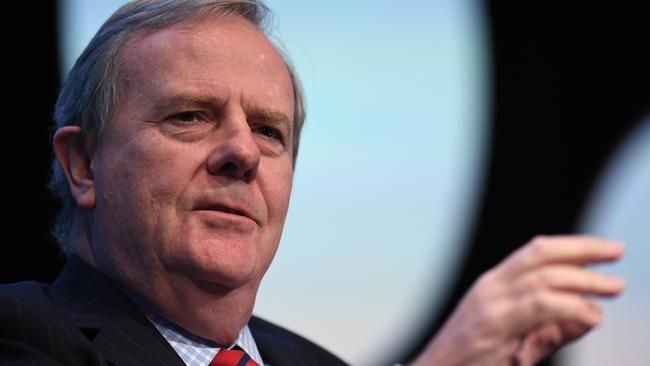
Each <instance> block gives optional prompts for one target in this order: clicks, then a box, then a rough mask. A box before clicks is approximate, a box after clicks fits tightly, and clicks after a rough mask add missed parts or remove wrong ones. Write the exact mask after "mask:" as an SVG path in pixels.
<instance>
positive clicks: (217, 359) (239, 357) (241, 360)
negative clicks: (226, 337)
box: [209, 349, 259, 366]
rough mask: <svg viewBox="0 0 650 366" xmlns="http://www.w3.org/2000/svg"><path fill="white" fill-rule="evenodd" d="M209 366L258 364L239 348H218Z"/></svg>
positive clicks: (250, 365)
mask: <svg viewBox="0 0 650 366" xmlns="http://www.w3.org/2000/svg"><path fill="white" fill-rule="evenodd" d="M209 366H259V365H258V364H257V362H255V361H253V360H252V359H251V357H250V356H249V355H247V354H246V352H244V351H240V350H236V349H233V350H220V351H219V352H217V355H216V356H214V358H213V359H212V362H210V365H209Z"/></svg>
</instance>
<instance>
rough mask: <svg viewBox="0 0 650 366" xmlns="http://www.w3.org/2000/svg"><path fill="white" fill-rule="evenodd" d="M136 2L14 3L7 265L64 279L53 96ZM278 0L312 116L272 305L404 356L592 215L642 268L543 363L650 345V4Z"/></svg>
mask: <svg viewBox="0 0 650 366" xmlns="http://www.w3.org/2000/svg"><path fill="white" fill-rule="evenodd" d="M122 3H124V1H117V0H115V1H111V0H95V1H87V0H86V1H84V0H59V1H50V2H43V3H42V4H39V5H38V6H36V5H33V4H27V3H18V2H16V3H15V4H13V5H12V8H14V9H15V10H13V13H12V14H10V15H9V16H7V17H6V18H5V21H4V22H2V27H4V28H5V29H3V32H1V33H0V34H2V35H1V37H3V39H2V40H3V44H4V45H5V57H4V64H5V74H4V75H3V80H4V85H5V86H6V88H7V89H6V91H5V93H3V94H4V97H3V100H2V105H3V106H4V109H5V111H6V113H5V114H4V115H5V128H4V138H3V140H4V141H3V143H2V144H0V146H1V147H0V148H1V149H2V155H1V156H2V161H3V164H4V167H5V169H4V171H5V173H4V175H5V179H4V180H3V183H2V184H3V185H4V187H3V188H4V190H3V191H4V192H6V193H7V194H6V199H5V201H4V202H5V205H6V209H5V212H7V213H9V215H8V216H7V217H6V218H5V219H4V220H3V226H4V228H5V232H7V233H8V238H7V239H6V244H5V252H4V254H3V255H2V256H0V258H1V262H0V282H13V281H19V280H27V279H34V280H39V281H51V280H52V279H53V278H54V277H55V276H56V273H57V272H58V271H59V269H60V268H61V266H62V264H63V262H64V259H63V258H62V257H61V256H60V255H59V254H58V250H57V248H56V245H55V244H54V243H53V240H52V238H51V236H50V235H49V228H50V226H51V223H52V220H53V217H54V214H55V212H56V210H57V204H56V202H54V201H53V200H52V199H50V198H49V197H48V194H47V190H46V185H47V179H48V170H49V162H50V159H51V152H50V147H49V139H50V134H51V127H50V125H51V121H52V117H51V114H52V110H53V104H54V102H55V100H56V95H57V91H58V89H59V87H60V85H61V82H62V80H63V78H64V77H65V74H66V73H67V71H68V70H69V68H70V67H71V65H72V64H73V63H74V60H75V59H76V57H77V56H78V55H79V54H80V52H81V50H82V49H83V47H84V46H85V44H87V42H88V41H89V39H90V38H91V37H92V35H93V34H94V32H95V31H96V30H97V29H98V28H99V26H100V25H101V23H102V22H103V20H105V19H106V18H107V17H108V15H110V13H112V12H113V11H114V10H115V9H117V7H119V6H120V5H121V4H122ZM267 4H268V5H269V7H270V8H271V9H272V10H273V11H274V13H275V15H276V17H275V21H274V22H272V23H271V24H270V26H269V33H270V34H271V36H272V38H273V39H274V40H275V41H276V43H277V44H278V46H279V47H280V48H281V49H283V50H284V51H285V52H286V53H287V54H288V55H289V56H290V58H291V59H292V60H293V63H294V65H295V67H296V69H297V72H298V74H299V75H300V77H301V79H302V83H303V86H304V89H305V94H306V98H307V111H308V113H307V115H308V118H307V124H306V126H305V130H304V132H303V141H302V143H301V151H300V157H299V160H298V164H297V169H296V173H295V181H294V193H293V197H292V202H291V208H290V211H289V217H288V219H287V224H286V229H285V232H284V236H283V239H282V242H281V246H280V250H279V252H278V255H277V256H276V259H275V262H274V264H273V266H272V267H271V269H270V271H269V273H268V275H267V277H266V279H265V281H264V282H263V284H262V288H261V291H260V294H259V296H258V302H257V305H256V309H255V312H256V314H258V315H260V316H262V317H265V318H268V319H270V320H273V321H274V322H277V323H279V324H281V325H283V326H286V327H287V328H289V329H292V330H294V331H296V332H298V333H301V334H303V335H305V336H307V337H308V338H311V339H313V340H314V341H316V342H317V343H320V344H322V345H323V346H325V347H326V348H328V349H330V350H332V351H334V352H335V353H336V354H338V355H340V356H341V357H342V358H344V359H345V360H347V361H348V362H351V363H353V364H358V365H389V364H391V363H392V362H397V361H404V360H407V359H409V358H410V357H412V356H413V355H414V354H415V352H416V351H417V350H419V349H420V348H421V347H422V346H423V345H424V343H425V342H426V341H427V340H428V339H429V338H430V337H431V335H433V334H435V332H436V330H437V329H438V328H439V326H440V325H441V322H442V321H443V320H444V318H445V317H446V316H447V315H448V314H449V312H450V311H451V310H452V309H453V306H454V304H455V303H457V301H458V300H459V298H460V296H461V295H462V294H463V293H464V292H465V291H466V290H467V288H468V287H469V286H470V285H471V284H472V282H473V281H474V280H475V279H476V277H477V276H478V275H479V274H480V273H482V272H484V271H485V270H487V269H489V268H490V267H492V266H494V265H495V264H496V263H498V262H499V261H500V260H501V259H502V258H504V257H505V256H506V255H507V254H508V253H510V252H511V251H512V250H514V249H515V248H516V247H518V246H520V245H522V244H524V243H525V242H527V241H528V240H529V239H530V238H531V237H532V236H534V235H536V234H558V233H589V234H594V235H599V236H603V237H606V238H610V239H617V240H622V241H624V242H626V245H627V246H626V257H625V259H624V260H623V261H622V262H621V263H619V264H616V265H613V266H603V267H602V268H601V269H600V270H602V271H603V272H611V273H617V274H620V275H622V276H624V277H626V279H627V281H628V287H627V289H626V292H625V295H624V296H623V297H621V298H619V299H617V300H615V301H607V302H603V306H604V308H605V313H606V318H605V319H606V320H605V322H604V324H603V325H602V326H601V327H600V328H599V329H597V330H596V331H594V332H593V333H592V334H590V335H589V336H588V337H586V338H584V339H583V340H581V341H579V342H577V343H576V344H575V345H573V346H571V347H569V348H568V349H566V350H564V351H562V352H561V353H560V354H558V355H557V356H556V357H554V358H553V359H551V360H549V361H548V362H547V364H553V365H612V364H626V365H643V364H645V363H644V362H647V360H648V359H650V349H649V348H648V347H647V346H646V345H645V340H647V339H649V338H650V316H648V315H647V313H646V312H644V310H645V309H648V308H649V307H650V288H647V286H646V285H645V283H644V282H645V281H644V280H645V279H647V278H650V269H649V268H650V267H649V266H648V265H646V263H645V261H650V246H648V245H647V244H646V242H647V241H648V238H650V225H648V224H647V223H648V217H650V116H649V115H650V87H649V86H650V67H648V65H650V49H649V47H647V44H648V38H649V36H650V5H648V4H644V5H641V4H640V3H639V4H637V3H627V4H625V5H623V4H619V3H617V4H618V5H612V4H607V5H601V4H580V3H579V2H576V1H568V2H567V1H565V2H556V3H544V4H532V3H527V2H523V4H518V3H512V2H511V3H508V4H507V6H506V5H505V4H504V3H503V2H497V1H483V2H479V1H470V0H463V1H461V0H431V1H422V0H404V1H401V2H395V1H384V0H381V1H377V0H375V1H370V0H363V1H362V0H359V1H354V2H349V1H319V2H316V1H313V2H297V1H291V0H268V1H267ZM7 112H8V113H7ZM14 178H15V179H14ZM18 178H20V179H18Z"/></svg>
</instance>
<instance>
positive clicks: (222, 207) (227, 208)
mask: <svg viewBox="0 0 650 366" xmlns="http://www.w3.org/2000/svg"><path fill="white" fill-rule="evenodd" d="M195 210H200V211H215V212H223V213H227V214H231V215H236V216H242V217H245V218H248V219H250V220H253V221H254V222H255V223H257V224H258V225H259V221H258V220H257V218H256V217H255V216H254V215H253V214H252V213H251V212H250V211H249V210H247V209H246V208H244V207H241V206H238V205H232V204H224V203H207V202H204V203H202V204H199V205H198V206H197V207H196V208H195Z"/></svg>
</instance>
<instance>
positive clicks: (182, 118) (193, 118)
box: [170, 111, 202, 122]
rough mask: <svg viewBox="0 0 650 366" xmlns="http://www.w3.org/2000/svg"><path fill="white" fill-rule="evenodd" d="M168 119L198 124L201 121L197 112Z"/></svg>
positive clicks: (178, 114)
mask: <svg viewBox="0 0 650 366" xmlns="http://www.w3.org/2000/svg"><path fill="white" fill-rule="evenodd" d="M170 119H173V120H177V121H181V122H198V121H200V120H202V118H201V116H200V115H199V113H198V112H192V111H187V112H181V113H177V114H175V115H173V116H171V117H170Z"/></svg>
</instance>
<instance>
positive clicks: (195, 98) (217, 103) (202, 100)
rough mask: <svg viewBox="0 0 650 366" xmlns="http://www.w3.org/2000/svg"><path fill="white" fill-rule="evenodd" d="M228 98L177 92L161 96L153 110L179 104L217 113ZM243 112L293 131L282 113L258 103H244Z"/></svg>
mask: <svg viewBox="0 0 650 366" xmlns="http://www.w3.org/2000/svg"><path fill="white" fill-rule="evenodd" d="M227 103H228V99H224V98H219V97H215V96H211V95H205V94H185V93H183V94H177V95H174V96H171V97H168V98H162V103H157V105H156V107H154V110H155V112H157V113H159V114H163V113H167V112H168V110H170V109H174V108H177V107H179V106H198V107H201V108H205V109H209V110H212V111H214V112H215V113H218V112H219V111H221V110H222V109H223V108H225V106H226V104H227ZM244 113H245V114H246V117H247V118H248V119H252V120H258V121H263V122H265V123H270V124H273V125H276V126H279V127H284V128H286V130H287V131H288V132H289V133H290V134H291V133H292V132H293V123H292V122H291V119H290V118H289V117H288V116H287V115H286V114H284V113H282V112H280V111H278V110H276V109H273V108H268V107H264V106H260V105H251V104H245V105H244Z"/></svg>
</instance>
